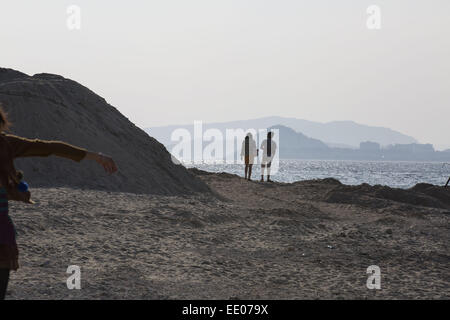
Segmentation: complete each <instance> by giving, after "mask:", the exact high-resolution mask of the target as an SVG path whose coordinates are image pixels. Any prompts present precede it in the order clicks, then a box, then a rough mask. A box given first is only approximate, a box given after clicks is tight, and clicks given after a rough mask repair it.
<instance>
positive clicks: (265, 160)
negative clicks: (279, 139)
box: [261, 131, 277, 182]
mask: <svg viewBox="0 0 450 320" xmlns="http://www.w3.org/2000/svg"><path fill="white" fill-rule="evenodd" d="M273 136H274V133H273V132H272V131H269V132H268V133H267V139H266V140H264V141H263V142H262V143H261V150H262V153H263V154H262V159H261V181H264V169H265V168H266V166H267V181H268V182H272V180H270V167H271V165H272V160H273V158H274V157H275V153H276V152H277V144H276V143H275V141H273V140H272V138H273Z"/></svg>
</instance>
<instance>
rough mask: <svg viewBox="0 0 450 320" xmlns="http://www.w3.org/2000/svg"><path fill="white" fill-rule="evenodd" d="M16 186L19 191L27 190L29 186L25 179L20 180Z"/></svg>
mask: <svg viewBox="0 0 450 320" xmlns="http://www.w3.org/2000/svg"><path fill="white" fill-rule="evenodd" d="M17 187H18V188H19V191H20V192H27V191H28V188H29V187H28V183H26V182H25V181H21V182H20V183H19V185H18V186H17Z"/></svg>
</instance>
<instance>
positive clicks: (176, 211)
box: [7, 170, 450, 299]
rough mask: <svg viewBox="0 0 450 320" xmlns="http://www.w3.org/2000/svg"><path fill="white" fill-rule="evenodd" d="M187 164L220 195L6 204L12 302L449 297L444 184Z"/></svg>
mask: <svg viewBox="0 0 450 320" xmlns="http://www.w3.org/2000/svg"><path fill="white" fill-rule="evenodd" d="M191 172H194V173H195V174H197V175H198V177H199V178H200V179H202V180H203V181H204V182H205V183H206V184H207V185H208V186H210V187H211V189H212V190H214V191H215V192H216V193H217V194H219V195H220V197H213V196H211V195H201V194H196V195H190V196H172V197H168V196H160V195H153V196H148V195H135V194H129V193H107V192H102V191H88V190H74V189H69V188H52V189H37V190H35V192H34V195H35V199H36V201H37V204H36V205H35V206H25V205H22V204H14V205H13V208H12V212H13V214H12V216H13V217H14V218H15V221H16V224H17V228H18V231H19V246H20V248H21V249H22V253H21V262H22V268H21V269H19V271H18V272H17V273H13V275H12V281H11V286H10V294H9V296H8V297H7V298H9V299H24V298H37V299H60V298H64V299H74V298H80V299H105V298H109V299H169V298H171V299H183V298H189V299H229V298H239V299H344V298H345V299H418V298H422V299H449V298H450V276H449V265H450V206H449V205H448V203H449V202H448V201H449V199H450V188H448V189H444V188H442V187H436V186H430V185H417V186H416V187H414V188H412V189H410V190H398V189H391V188H387V187H381V186H374V187H370V186H368V185H361V186H345V185H342V184H341V183H340V182H339V181H337V180H334V179H324V180H314V181H301V182H296V183H293V184H281V183H259V182H248V181H245V180H244V179H242V178H239V177H237V176H235V175H230V174H208V173H205V172H201V171H198V170H191ZM418 199H424V202H418ZM72 264H75V265H78V266H80V267H81V272H82V284H81V285H82V289H81V290H79V291H75V290H72V291H71V290H68V289H67V287H66V282H65V281H66V279H67V277H68V275H67V274H66V273H65V272H66V269H67V266H68V265H72ZM370 265H378V266H379V267H380V268H381V290H369V289H367V287H366V281H367V276H368V275H367V274H366V269H367V267H368V266H370Z"/></svg>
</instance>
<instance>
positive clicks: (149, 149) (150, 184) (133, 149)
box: [0, 68, 209, 195]
mask: <svg viewBox="0 0 450 320" xmlns="http://www.w3.org/2000/svg"><path fill="white" fill-rule="evenodd" d="M0 103H1V104H3V106H4V108H5V109H6V111H7V112H8V114H9V116H10V119H11V121H12V122H13V124H14V125H13V128H12V133H15V134H18V135H21V136H24V137H28V138H42V139H49V140H63V141H67V142H69V143H72V144H75V145H78V146H81V147H84V148H87V149H90V150H92V151H99V152H103V153H105V154H108V155H111V156H112V157H113V158H114V159H115V160H116V162H117V164H118V167H119V171H118V172H117V173H116V174H114V175H112V176H108V175H107V174H105V173H104V171H103V169H102V168H101V167H100V166H98V165H97V164H96V163H92V162H87V161H82V162H81V163H80V164H77V163H75V162H72V161H70V160H66V159H56V158H54V157H50V158H48V159H46V158H32V159H18V160H17V161H16V166H17V167H18V168H19V169H21V170H23V171H24V172H25V178H26V180H27V181H28V182H29V183H30V184H31V186H72V187H83V188H95V189H102V190H114V191H125V192H136V193H154V194H167V195H172V194H181V193H191V192H195V191H207V190H209V188H208V187H207V186H206V185H205V184H204V183H203V182H202V181H201V180H200V179H198V178H197V177H195V176H193V175H192V174H191V173H190V172H188V171H187V170H186V169H185V168H184V167H183V166H180V165H175V164H173V162H172V161H171V157H170V154H169V153H168V152H167V150H166V149H165V147H164V146H163V145H162V144H160V143H159V142H158V141H156V140H155V139H154V138H151V137H150V136H148V135H147V134H146V133H145V132H144V131H143V130H141V129H139V128H138V127H136V126H135V125H134V124H133V123H131V122H130V121H129V120H128V119H127V118H126V117H124V116H123V115H122V114H121V113H120V112H119V111H118V110H117V109H116V108H114V107H113V106H111V105H109V104H108V103H107V102H106V101H105V99H103V98H102V97H100V96H98V95H96V94H95V93H94V92H92V91H91V90H89V89H88V88H86V87H84V86H82V85H81V84H79V83H77V82H75V81H72V80H69V79H65V78H63V77H61V76H58V75H51V74H36V75H34V76H28V75H26V74H24V73H21V72H18V71H15V70H11V69H3V68H0Z"/></svg>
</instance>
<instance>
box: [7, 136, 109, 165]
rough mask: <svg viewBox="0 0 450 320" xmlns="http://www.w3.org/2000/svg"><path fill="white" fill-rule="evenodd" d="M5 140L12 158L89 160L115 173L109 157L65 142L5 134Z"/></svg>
mask: <svg viewBox="0 0 450 320" xmlns="http://www.w3.org/2000/svg"><path fill="white" fill-rule="evenodd" d="M5 138H6V139H7V140H8V143H9V144H10V146H11V148H12V151H13V153H14V158H19V157H48V156H50V155H55V156H58V157H64V158H68V159H71V160H73V161H77V162H80V161H81V160H83V159H89V160H95V161H96V162H97V163H99V164H100V165H102V166H103V167H104V168H105V170H106V172H108V173H113V172H115V171H117V166H116V164H115V163H114V161H113V160H112V159H111V158H110V157H108V156H105V155H103V154H101V153H94V152H91V151H88V150H86V149H83V148H79V147H75V146H73V145H70V144H68V143H65V142H61V141H47V140H40V139H27V138H23V137H18V136H15V135H10V134H6V135H5Z"/></svg>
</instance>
